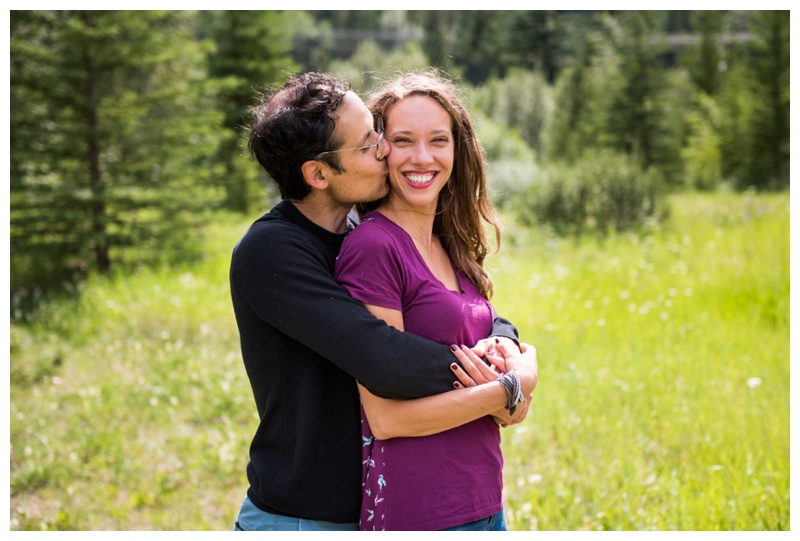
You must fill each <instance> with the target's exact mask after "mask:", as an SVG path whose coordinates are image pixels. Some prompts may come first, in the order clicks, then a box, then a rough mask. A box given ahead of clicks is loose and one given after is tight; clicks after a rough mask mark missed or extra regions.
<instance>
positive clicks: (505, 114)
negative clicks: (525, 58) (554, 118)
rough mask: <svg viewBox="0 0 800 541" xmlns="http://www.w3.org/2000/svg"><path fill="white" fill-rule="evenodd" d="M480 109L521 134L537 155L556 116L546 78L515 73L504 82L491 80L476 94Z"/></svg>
mask: <svg viewBox="0 0 800 541" xmlns="http://www.w3.org/2000/svg"><path fill="white" fill-rule="evenodd" d="M472 100H473V105H474V107H475V109H476V110H478V111H480V112H481V113H482V114H484V115H485V116H487V117H488V118H491V119H492V120H494V121H495V122H496V123H497V124H499V125H503V126H507V129H510V130H515V131H518V132H519V134H520V135H521V136H522V139H523V140H524V141H525V142H526V143H527V144H528V146H530V147H531V148H532V149H533V150H534V151H535V152H536V154H537V155H539V154H541V153H542V133H543V132H544V131H545V129H546V126H547V123H548V122H549V120H550V116H551V115H552V109H553V104H552V98H551V91H550V87H549V86H548V84H547V82H546V80H545V78H544V76H542V75H541V74H540V73H536V72H532V71H522V70H512V71H510V72H509V73H508V74H507V75H506V76H505V77H504V78H503V79H490V80H489V81H488V82H487V83H486V84H484V85H481V86H480V87H478V88H476V89H474V91H473V92H472Z"/></svg>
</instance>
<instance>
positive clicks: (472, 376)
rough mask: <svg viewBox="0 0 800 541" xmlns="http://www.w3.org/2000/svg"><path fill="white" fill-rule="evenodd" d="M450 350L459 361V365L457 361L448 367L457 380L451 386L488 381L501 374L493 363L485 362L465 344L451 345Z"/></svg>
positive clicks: (457, 386) (459, 387)
mask: <svg viewBox="0 0 800 541" xmlns="http://www.w3.org/2000/svg"><path fill="white" fill-rule="evenodd" d="M450 351H452V352H453V355H455V356H456V358H457V359H458V361H459V362H460V363H461V366H459V365H458V363H453V364H451V365H450V369H451V370H453V373H454V374H455V375H456V377H457V378H458V381H456V382H455V383H453V387H455V388H456V389H461V388H462V387H474V386H476V385H482V384H484V383H490V382H492V381H495V380H497V378H499V377H500V376H501V375H502V374H501V373H500V372H499V371H498V370H497V369H496V368H495V366H494V365H489V364H486V362H484V360H483V359H481V358H480V357H479V356H478V355H476V354H475V351H474V350H473V349H471V348H468V347H467V346H456V345H453V346H450ZM462 367H463V368H462Z"/></svg>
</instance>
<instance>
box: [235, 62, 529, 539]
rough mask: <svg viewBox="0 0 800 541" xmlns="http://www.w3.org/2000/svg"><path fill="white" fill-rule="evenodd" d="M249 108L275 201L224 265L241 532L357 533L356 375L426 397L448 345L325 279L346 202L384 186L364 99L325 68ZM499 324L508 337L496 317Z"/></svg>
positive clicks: (399, 393)
mask: <svg viewBox="0 0 800 541" xmlns="http://www.w3.org/2000/svg"><path fill="white" fill-rule="evenodd" d="M255 113H256V114H255V115H254V116H255V121H254V124H253V126H252V129H251V135H250V141H249V149H250V152H251V153H252V154H253V155H254V156H255V157H256V159H257V160H258V161H259V163H260V164H261V165H262V166H263V167H264V169H265V170H266V171H267V173H268V174H269V175H270V177H271V178H272V179H273V180H274V181H275V182H276V183H277V185H278V187H279V189H280V193H281V198H282V199H283V200H282V201H281V202H280V203H278V204H277V205H276V206H275V207H274V208H273V209H272V210H271V211H270V212H269V213H267V214H265V215H264V216H262V217H261V218H259V219H258V220H257V221H256V222H255V223H254V224H253V225H252V226H251V228H250V229H249V230H248V232H247V233H246V234H245V235H244V237H243V238H242V239H241V240H240V241H239V243H238V244H237V245H236V248H235V249H234V252H233V257H232V261H231V270H230V283H231V296H232V300H233V307H234V312H235V315H236V321H237V324H238V326H239V333H240V339H241V347H242V357H243V359H244V364H245V368H246V370H247V375H248V378H249V379H250V384H251V387H252V390H253V394H254V398H255V402H256V407H257V409H258V414H259V418H260V423H259V426H258V429H257V430H256V433H255V435H254V437H253V440H252V444H251V447H250V462H249V463H248V466H247V476H248V480H249V483H250V487H249V489H248V491H247V497H246V498H245V500H244V503H243V504H242V508H241V510H240V513H239V517H238V520H237V523H236V529H240V530H248V529H295V530H297V529H316V530H336V529H357V527H358V525H357V521H358V517H359V512H360V502H361V441H360V440H361V438H360V427H359V399H358V391H357V388H356V384H355V381H354V378H355V379H357V380H358V381H359V382H361V383H362V384H363V385H364V386H365V387H367V388H368V389H369V390H370V391H372V392H373V393H375V394H377V395H380V396H383V397H386V398H402V399H410V398H416V397H422V396H428V395H432V394H438V393H442V392H446V391H448V390H452V389H453V385H454V381H453V380H454V377H453V372H452V371H451V369H450V365H451V364H453V361H454V358H453V354H452V353H451V351H450V349H449V348H448V347H447V346H443V345H440V344H435V343H433V342H429V341H427V340H424V339H422V338H419V337H417V336H414V335H412V334H407V333H403V332H400V331H397V330H396V329H393V328H391V327H389V326H387V325H386V324H385V323H384V322H383V321H380V320H378V319H376V318H375V317H373V316H372V315H370V313H369V312H368V311H367V310H366V309H365V308H364V307H363V305H362V304H361V303H360V302H358V301H356V300H354V299H352V298H351V297H350V296H349V295H348V294H347V292H346V291H345V290H344V289H343V288H342V287H340V286H339V285H338V284H337V283H336V281H335V280H334V278H333V270H334V262H335V259H336V256H337V255H338V252H339V248H340V246H341V243H342V241H343V240H344V237H345V235H346V234H347V232H348V229H349V228H351V227H352V224H350V223H349V222H348V218H347V217H348V213H349V212H350V210H351V208H352V207H353V205H354V204H355V203H357V202H363V201H372V200H376V199H379V198H381V197H383V196H384V195H386V193H387V191H388V182H387V168H386V164H385V162H384V161H383V160H382V158H384V157H385V154H387V153H388V152H390V151H391V149H390V147H389V145H388V143H387V142H385V141H383V140H382V134H380V133H377V132H376V131H375V130H374V126H373V118H372V115H371V114H370V112H369V110H368V109H367V107H366V106H365V105H364V103H363V102H362V101H361V99H360V98H358V96H357V95H356V94H355V93H353V92H352V91H350V90H349V88H348V87H347V86H346V85H345V84H343V83H341V82H339V81H337V80H336V79H334V78H332V77H330V76H327V75H321V74H315V73H307V74H304V75H301V76H299V77H295V78H293V79H291V80H290V81H289V82H287V83H286V84H285V85H284V86H283V87H282V88H281V89H280V90H278V91H277V92H276V93H275V94H274V95H273V96H272V97H271V98H270V99H269V100H266V101H264V102H263V103H262V104H261V105H260V106H259V107H257V108H256V110H255ZM493 334H495V335H502V336H506V337H509V338H512V339H516V330H515V329H514V328H513V327H512V326H511V325H510V324H509V323H508V322H506V321H505V320H502V319H499V318H498V320H496V325H495V329H494V332H493ZM529 354H530V353H529ZM533 355H535V352H533ZM502 404H503V402H502V401H501V402H499V403H498V404H497V406H498V407H497V409H500V408H501V407H502Z"/></svg>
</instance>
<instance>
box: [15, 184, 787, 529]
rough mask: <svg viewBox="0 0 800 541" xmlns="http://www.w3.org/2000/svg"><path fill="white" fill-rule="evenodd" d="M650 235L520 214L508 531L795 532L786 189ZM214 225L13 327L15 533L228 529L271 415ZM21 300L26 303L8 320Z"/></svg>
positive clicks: (501, 264)
mask: <svg viewBox="0 0 800 541" xmlns="http://www.w3.org/2000/svg"><path fill="white" fill-rule="evenodd" d="M670 207H671V216H670V218H669V220H668V221H667V222H664V223H663V224H660V225H658V226H654V227H652V228H650V229H648V230H647V232H640V233H617V234H612V235H609V236H605V237H599V236H593V235H584V236H582V237H580V238H560V237H556V236H553V235H549V234H547V232H546V231H545V230H541V229H536V230H531V229H524V228H520V227H516V226H514V225H513V224H512V223H511V222H512V221H511V220H510V219H509V220H508V227H507V231H506V236H505V237H504V243H503V247H502V249H501V251H500V253H499V254H498V255H495V256H493V257H491V258H490V260H489V267H490V270H491V272H492V275H493V277H494V279H495V288H496V293H495V297H494V298H493V303H494V305H495V306H496V307H497V309H498V311H499V312H500V313H501V314H502V315H503V316H505V317H507V318H508V319H510V320H511V321H513V322H514V323H515V324H516V325H517V327H518V328H519V330H520V334H521V336H522V339H523V341H525V342H528V343H531V344H534V345H535V346H536V347H537V350H538V354H539V367H540V369H539V370H540V376H539V385H538V387H537V389H536V391H535V393H534V399H533V407H532V408H531V411H530V413H529V414H528V418H527V419H526V421H525V422H524V423H522V424H520V425H516V426H513V427H510V428H508V429H505V430H504V432H503V448H504V454H505V458H506V466H505V484H506V510H507V513H508V519H509V527H510V528H511V529H513V530H653V529H656V530H789V528H790V514H789V508H790V500H789V481H790V480H789V472H790V467H789V462H790V451H789V444H790V430H789V414H790V384H789V369H790V352H789V312H790V302H789V301H790V299H789V297H790V295H789V288H790V270H789V222H790V220H789V195H788V194H780V195H761V194H758V195H756V194H752V193H749V194H730V193H717V194H713V195H698V194H682V195H677V196H674V197H673V198H671V200H670ZM248 223H249V220H242V219H237V220H233V219H229V220H222V221H218V222H217V223H215V224H214V225H213V226H210V227H211V228H210V230H209V237H208V245H207V247H206V254H207V255H206V258H205V259H204V261H203V262H202V263H199V264H194V265H191V266H186V267H183V268H178V269H175V268H171V269H170V268H162V269H141V270H140V271H138V272H130V273H120V274H116V275H113V276H110V277H92V278H90V279H89V280H88V281H87V282H86V283H85V284H83V285H82V286H81V287H80V288H79V289H78V290H77V291H75V292H74V294H73V295H71V296H69V297H66V298H65V297H62V298H58V299H46V300H43V301H42V302H41V304H40V307H39V309H38V310H37V311H36V312H35V313H34V314H33V315H32V316H31V317H30V319H29V320H28V321H26V322H23V321H22V320H20V319H17V318H12V323H11V328H10V342H11V343H10V346H11V355H10V436H11V457H10V493H11V497H10V507H11V509H10V521H11V524H10V525H11V529H12V530H65V529H66V530H230V529H231V528H232V524H233V520H234V517H235V515H236V512H237V510H238V507H239V505H240V503H241V499H242V497H243V496H244V493H245V488H246V479H245V464H246V457H247V450H248V445H249V438H250V436H251V434H252V432H253V430H254V429H255V427H256V423H257V417H256V413H255V407H254V403H253V399H252V396H251V394H250V388H249V384H248V382H247V378H246V376H245V373H244V369H243V366H242V363H241V358H240V353H239V344H238V333H237V330H236V325H235V321H234V318H233V313H232V310H231V307H230V299H229V291H228V281H227V271H228V263H229V256H230V250H231V248H232V247H233V245H234V243H235V242H236V240H237V239H238V238H239V236H240V235H241V234H242V233H243V232H244V230H245V228H246V227H247V225H248ZM14 306H15V299H14V298H12V309H13V308H14Z"/></svg>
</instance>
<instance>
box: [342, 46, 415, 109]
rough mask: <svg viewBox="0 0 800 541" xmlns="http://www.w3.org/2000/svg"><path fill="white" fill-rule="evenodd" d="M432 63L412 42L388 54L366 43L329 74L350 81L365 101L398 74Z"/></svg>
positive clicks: (378, 47)
mask: <svg viewBox="0 0 800 541" xmlns="http://www.w3.org/2000/svg"><path fill="white" fill-rule="evenodd" d="M427 66H428V60H427V58H426V57H425V54H424V53H423V52H422V49H421V48H420V46H419V44H417V43H415V42H409V43H407V44H406V46H405V47H404V48H402V49H395V50H392V51H389V52H387V51H384V50H382V49H381V48H380V46H378V44H377V43H375V42H373V41H364V42H362V43H361V44H360V45H359V46H358V49H356V52H355V53H353V56H352V57H350V58H349V59H348V60H346V61H336V62H332V63H331V65H330V67H329V71H330V72H331V73H332V74H333V75H335V76H336V77H340V78H342V79H344V80H346V81H348V82H349V83H350V84H351V85H352V88H353V90H354V91H355V92H356V93H358V94H359V95H360V96H363V97H364V98H365V99H366V98H367V97H368V94H369V92H371V91H373V90H375V89H376V88H377V87H378V86H380V85H381V83H383V81H385V80H387V79H390V78H392V77H393V76H395V75H397V74H398V73H403V72H408V71H415V70H421V69H425V68H426V67H427Z"/></svg>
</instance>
